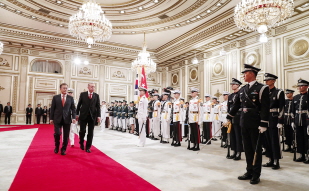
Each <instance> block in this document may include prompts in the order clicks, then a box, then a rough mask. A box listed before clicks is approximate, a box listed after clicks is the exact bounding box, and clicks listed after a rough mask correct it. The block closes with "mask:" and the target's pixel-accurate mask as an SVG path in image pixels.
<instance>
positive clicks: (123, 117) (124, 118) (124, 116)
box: [121, 105, 128, 132]
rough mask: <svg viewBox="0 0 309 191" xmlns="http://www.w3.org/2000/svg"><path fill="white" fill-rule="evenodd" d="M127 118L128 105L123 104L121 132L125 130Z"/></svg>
mask: <svg viewBox="0 0 309 191" xmlns="http://www.w3.org/2000/svg"><path fill="white" fill-rule="evenodd" d="M127 119H128V106H127V105H123V106H122V107H121V124H122V131H123V132H126V129H127Z"/></svg>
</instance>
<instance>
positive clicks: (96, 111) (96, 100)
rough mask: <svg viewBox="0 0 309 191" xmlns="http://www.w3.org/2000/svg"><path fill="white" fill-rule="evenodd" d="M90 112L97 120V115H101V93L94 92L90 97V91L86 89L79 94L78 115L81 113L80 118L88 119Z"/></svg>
mask: <svg viewBox="0 0 309 191" xmlns="http://www.w3.org/2000/svg"><path fill="white" fill-rule="evenodd" d="M88 114H89V115H91V118H92V119H93V120H95V119H96V118H97V117H101V108H100V97H99V95H98V94H97V93H94V92H93V94H92V99H89V97H88V91H86V92H82V93H81V94H80V96H79V100H78V104H77V109H76V115H80V117H79V119H80V120H86V119H87V116H88Z"/></svg>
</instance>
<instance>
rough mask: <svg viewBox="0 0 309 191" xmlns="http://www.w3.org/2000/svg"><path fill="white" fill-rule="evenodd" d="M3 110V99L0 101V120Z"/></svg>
mask: <svg viewBox="0 0 309 191" xmlns="http://www.w3.org/2000/svg"><path fill="white" fill-rule="evenodd" d="M2 112H3V105H2V104H1V101H0V121H1V115H2Z"/></svg>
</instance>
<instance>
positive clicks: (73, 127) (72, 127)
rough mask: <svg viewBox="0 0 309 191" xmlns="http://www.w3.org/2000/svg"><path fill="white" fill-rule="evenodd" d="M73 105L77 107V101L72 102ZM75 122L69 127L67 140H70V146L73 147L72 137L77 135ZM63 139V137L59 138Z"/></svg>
mask: <svg viewBox="0 0 309 191" xmlns="http://www.w3.org/2000/svg"><path fill="white" fill-rule="evenodd" d="M74 105H75V107H76V106H77V100H74ZM77 123H78V122H77V121H76V124H74V123H71V127H70V134H69V139H70V145H74V136H75V133H76V134H78V133H79V132H78V130H77ZM61 137H62V138H63V136H61Z"/></svg>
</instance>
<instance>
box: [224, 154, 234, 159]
mask: <svg viewBox="0 0 309 191" xmlns="http://www.w3.org/2000/svg"><path fill="white" fill-rule="evenodd" d="M235 157H236V154H234V155H231V156H227V157H226V158H227V159H234V158H235Z"/></svg>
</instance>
